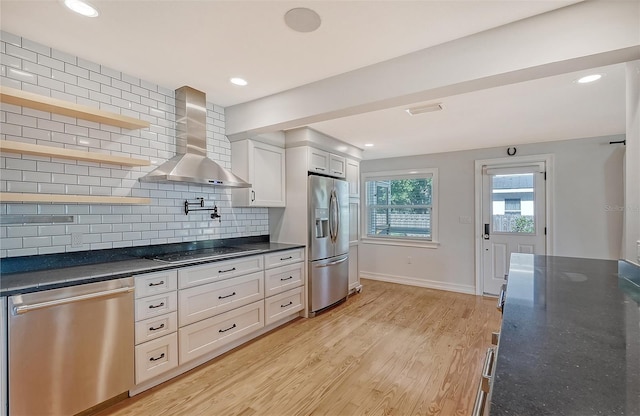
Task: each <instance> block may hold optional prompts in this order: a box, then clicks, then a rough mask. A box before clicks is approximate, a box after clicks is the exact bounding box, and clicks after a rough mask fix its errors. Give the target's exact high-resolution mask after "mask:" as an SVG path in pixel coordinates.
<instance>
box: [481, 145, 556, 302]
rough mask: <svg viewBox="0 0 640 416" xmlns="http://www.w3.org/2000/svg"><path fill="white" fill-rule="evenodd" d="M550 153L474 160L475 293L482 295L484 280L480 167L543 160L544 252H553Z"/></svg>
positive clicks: (552, 171) (549, 253) (505, 165)
mask: <svg viewBox="0 0 640 416" xmlns="http://www.w3.org/2000/svg"><path fill="white" fill-rule="evenodd" d="M553 161H554V158H553V155H552V154H542V155H531V156H510V157H502V158H497V159H482V160H476V161H475V232H474V236H475V247H476V250H475V257H476V259H475V260H476V261H475V274H476V295H482V294H483V290H484V281H483V280H482V230H481V228H482V167H483V166H486V165H491V166H496V167H498V166H500V167H508V166H510V165H522V164H526V163H539V162H544V163H545V165H546V172H547V182H546V186H545V194H546V195H545V196H546V202H545V205H546V206H545V209H546V220H547V236H546V240H545V243H546V244H545V246H546V254H547V255H551V254H553V230H554V227H553V224H554V223H553V218H554V216H553V211H554V209H553V208H554V204H553V195H554V194H555V192H554V187H553V185H554V180H553V177H554V165H553Z"/></svg>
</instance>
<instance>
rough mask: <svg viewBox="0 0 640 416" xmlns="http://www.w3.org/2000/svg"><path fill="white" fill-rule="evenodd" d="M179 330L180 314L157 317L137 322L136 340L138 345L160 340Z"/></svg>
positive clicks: (172, 313) (173, 313)
mask: <svg viewBox="0 0 640 416" xmlns="http://www.w3.org/2000/svg"><path fill="white" fill-rule="evenodd" d="M177 330H178V313H177V312H171V313H168V314H166V315H161V316H155V317H153V318H149V319H145V320H144V321H139V322H136V325H135V339H136V345H138V344H141V343H143V342H147V341H151V340H152V339H156V338H160V337H162V336H164V335H167V334H170V333H172V332H176V331H177Z"/></svg>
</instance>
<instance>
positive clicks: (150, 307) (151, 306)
mask: <svg viewBox="0 0 640 416" xmlns="http://www.w3.org/2000/svg"><path fill="white" fill-rule="evenodd" d="M163 306H164V302H160V303H159V304H157V305H149V309H155V308H161V307H163Z"/></svg>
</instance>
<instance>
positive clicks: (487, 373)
mask: <svg viewBox="0 0 640 416" xmlns="http://www.w3.org/2000/svg"><path fill="white" fill-rule="evenodd" d="M495 356H496V350H495V348H493V347H489V348H488V349H487V355H485V357H484V365H483V366H482V391H484V392H485V393H489V388H490V387H491V385H490V383H491V377H493V371H492V370H493V367H494V365H493V359H494V358H495Z"/></svg>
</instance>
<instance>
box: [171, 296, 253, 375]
mask: <svg viewBox="0 0 640 416" xmlns="http://www.w3.org/2000/svg"><path fill="white" fill-rule="evenodd" d="M263 326H264V306H263V301H262V300H260V301H258V302H254V303H251V304H249V305H245V306H241V307H239V308H237V309H233V310H231V311H229V312H225V313H223V314H220V315H217V316H214V317H212V318H208V319H205V320H204V321H200V322H196V323H194V324H191V325H187V326H185V327H182V328H180V329H179V331H178V334H179V338H180V364H182V363H185V362H187V361H190V360H193V359H195V358H198V357H201V356H202V355H205V354H207V353H210V352H212V351H215V350H216V349H218V348H221V347H223V346H224V345H226V344H228V343H230V342H232V341H235V340H237V339H238V338H241V337H243V336H245V335H247V334H250V333H251V332H253V331H257V330H258V329H260V328H262V327H263Z"/></svg>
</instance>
